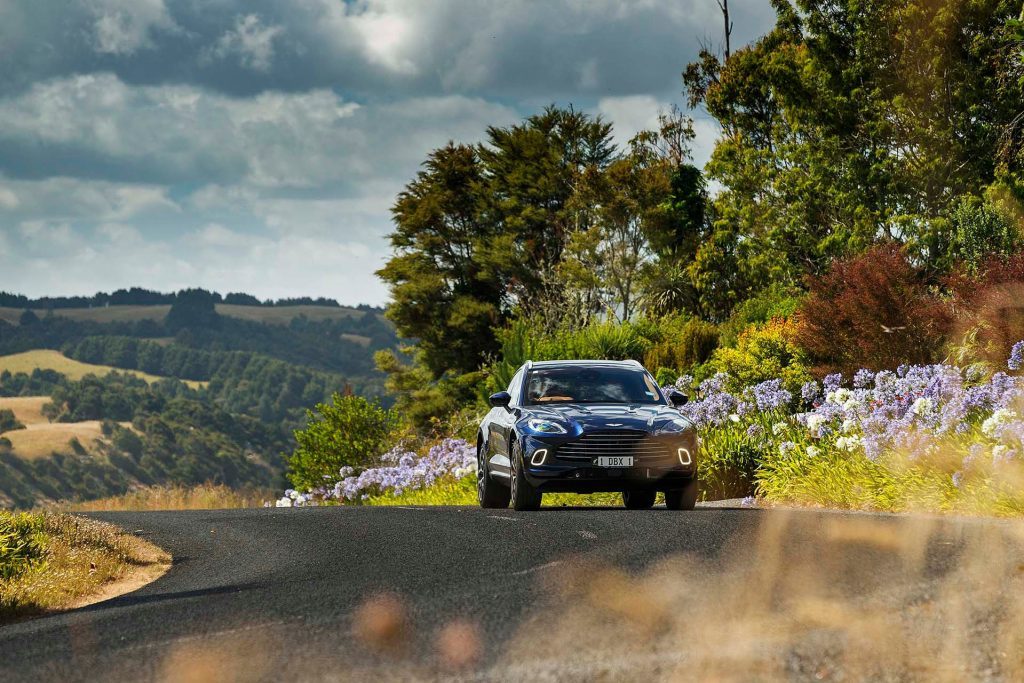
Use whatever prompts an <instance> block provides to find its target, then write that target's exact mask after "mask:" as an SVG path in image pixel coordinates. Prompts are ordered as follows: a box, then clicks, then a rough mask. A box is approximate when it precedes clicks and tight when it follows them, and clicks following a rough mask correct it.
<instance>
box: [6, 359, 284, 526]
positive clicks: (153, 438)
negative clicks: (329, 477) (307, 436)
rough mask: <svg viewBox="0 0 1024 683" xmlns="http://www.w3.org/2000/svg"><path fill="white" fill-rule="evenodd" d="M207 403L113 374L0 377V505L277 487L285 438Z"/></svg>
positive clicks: (205, 398)
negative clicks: (196, 488)
mask: <svg viewBox="0 0 1024 683" xmlns="http://www.w3.org/2000/svg"><path fill="white" fill-rule="evenodd" d="M209 396H210V394H209V393H208V392H206V391H205V390H200V391H193V390H191V389H189V388H188V387H187V386H186V385H184V384H183V383H181V382H176V381H174V380H165V381H161V382H157V383H154V384H149V383H147V382H146V381H144V380H142V379H140V378H138V377H135V376H132V375H128V374H123V373H118V372H112V373H108V374H107V375H105V376H103V377H97V376H95V375H89V376H86V377H84V378H83V379H81V380H78V381H72V380H69V379H67V378H65V377H63V376H61V375H58V374H57V373H55V372H53V371H52V370H50V371H42V370H36V371H34V372H33V373H32V374H23V373H19V374H11V373H9V372H4V373H0V416H2V415H3V414H4V413H7V419H6V420H4V422H3V424H4V426H3V427H0V507H10V506H17V507H30V506H33V505H39V504H41V503H45V502H47V501H56V500H91V499H96V498H103V497H107V496H112V495H119V494H122V493H125V492H126V491H128V490H130V489H132V488H134V487H138V486H149V485H153V484H183V485H191V484H199V483H203V482H214V483H219V484H226V485H228V486H238V487H248V486H257V487H265V486H280V485H282V484H283V481H282V478H281V470H282V465H283V462H282V453H283V452H285V451H286V450H288V449H289V448H290V439H291V437H290V432H289V431H288V430H287V429H286V428H285V426H284V425H283V424H276V423H273V422H270V423H267V422H264V421H263V420H259V419H256V418H253V417H249V416H246V415H239V414H232V413H230V412H228V411H226V410H223V409H222V408H220V407H218V406H217V405H216V404H215V402H212V401H211V400H210V399H209ZM12 416H13V418H14V419H13V421H12V420H11V419H10V418H11V417H12Z"/></svg>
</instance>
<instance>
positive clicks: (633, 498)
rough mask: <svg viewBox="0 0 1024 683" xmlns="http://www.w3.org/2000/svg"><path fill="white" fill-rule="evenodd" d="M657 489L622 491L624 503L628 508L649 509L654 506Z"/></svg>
mask: <svg viewBox="0 0 1024 683" xmlns="http://www.w3.org/2000/svg"><path fill="white" fill-rule="evenodd" d="M657 495H658V492H657V491H645V490H643V489H640V490H635V491H623V492H622V504H623V505H625V506H626V509H627V510H649V509H650V508H652V507H654V499H655V498H656V497H657Z"/></svg>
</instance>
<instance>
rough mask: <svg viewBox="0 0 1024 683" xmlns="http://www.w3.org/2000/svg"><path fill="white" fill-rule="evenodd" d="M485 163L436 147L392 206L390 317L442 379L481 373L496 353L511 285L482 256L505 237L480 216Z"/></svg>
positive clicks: (387, 272) (471, 151) (463, 151)
mask: <svg viewBox="0 0 1024 683" xmlns="http://www.w3.org/2000/svg"><path fill="white" fill-rule="evenodd" d="M483 172H484V169H483V165H482V163H481V161H480V157H479V155H478V153H477V150H476V149H475V148H474V147H471V146H467V145H456V144H453V143H449V144H448V145H446V146H445V147H442V148H441V149H438V150H435V151H434V152H432V153H431V154H430V156H429V157H428V158H427V161H426V162H425V163H424V164H423V170H421V171H420V172H419V174H417V176H416V179H415V180H413V181H412V182H411V183H409V185H407V186H406V188H405V190H403V191H402V193H401V194H399V196H398V200H397V201H396V202H395V205H394V207H393V208H392V215H393V217H394V222H395V231H394V232H393V233H392V234H391V245H392V247H393V249H394V250H395V253H394V255H393V256H392V257H391V259H390V260H389V261H388V263H387V265H385V266H384V268H382V269H381V270H380V271H378V275H379V276H380V277H381V278H382V279H383V280H384V281H385V282H387V283H388V284H389V285H390V286H391V295H392V304H391V305H390V306H389V307H388V310H387V315H388V317H389V318H390V319H391V320H392V321H394V323H395V325H396V326H397V328H398V331H399V333H400V334H401V335H402V336H404V337H407V338H415V339H416V340H417V341H418V344H419V348H420V351H421V356H422V360H423V361H424V363H425V364H426V365H427V366H428V367H429V368H430V370H431V372H432V373H433V374H434V376H435V377H440V376H441V375H442V374H444V373H445V372H447V371H449V370H453V371H455V372H470V371H472V370H475V369H476V368H477V367H478V366H479V364H480V362H481V360H482V359H483V358H484V357H485V356H486V354H488V353H490V352H493V351H495V350H496V348H497V347H496V344H495V341H494V334H493V332H492V331H491V330H492V328H494V327H495V326H497V325H500V324H501V322H502V320H503V308H504V307H503V299H504V296H505V286H504V283H503V282H502V281H501V280H499V279H496V278H494V277H492V275H493V274H492V273H491V272H489V271H488V268H487V263H486V261H485V259H483V258H481V255H480V251H481V250H482V249H484V248H485V245H486V244H487V243H488V242H489V241H490V240H493V239H496V238H498V237H499V235H498V233H497V230H496V228H495V226H494V225H493V223H490V222H488V221H487V220H486V219H485V218H484V217H483V216H482V215H481V184H482V182H483Z"/></svg>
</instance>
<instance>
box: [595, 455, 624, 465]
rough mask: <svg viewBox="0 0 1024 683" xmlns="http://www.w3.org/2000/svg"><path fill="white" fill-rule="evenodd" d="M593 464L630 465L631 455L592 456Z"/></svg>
mask: <svg viewBox="0 0 1024 683" xmlns="http://www.w3.org/2000/svg"><path fill="white" fill-rule="evenodd" d="M594 464H595V465H597V466H598V467H632V466H633V456H632V455H602V456H600V457H598V458H594Z"/></svg>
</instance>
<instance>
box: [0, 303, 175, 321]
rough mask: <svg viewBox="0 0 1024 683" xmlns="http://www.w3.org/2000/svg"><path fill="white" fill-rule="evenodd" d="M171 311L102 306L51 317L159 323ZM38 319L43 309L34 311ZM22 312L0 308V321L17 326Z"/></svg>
mask: <svg viewBox="0 0 1024 683" xmlns="http://www.w3.org/2000/svg"><path fill="white" fill-rule="evenodd" d="M169 310H171V307H170V306H169V305H163V306H104V307H99V308H58V309H54V311H53V315H56V316H60V317H62V318H70V319H72V320H82V321H90V322H95V323H113V322H134V321H137V320H156V321H160V320H163V319H164V318H166V317H167V312H168V311H169ZM34 312H35V314H36V315H38V316H39V317H40V318H42V317H43V316H45V315H47V311H45V310H43V309H35V311H34ZM22 313H23V310H22V309H20V308H2V307H0V320H6V321H7V322H9V323H11V324H13V325H17V324H18V319H19V318H20V317H21V314H22Z"/></svg>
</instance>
